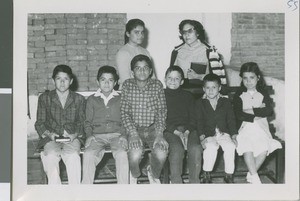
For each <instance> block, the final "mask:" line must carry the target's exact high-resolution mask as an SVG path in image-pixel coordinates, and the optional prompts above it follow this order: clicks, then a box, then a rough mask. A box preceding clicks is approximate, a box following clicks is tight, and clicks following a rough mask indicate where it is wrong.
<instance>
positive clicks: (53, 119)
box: [35, 90, 85, 136]
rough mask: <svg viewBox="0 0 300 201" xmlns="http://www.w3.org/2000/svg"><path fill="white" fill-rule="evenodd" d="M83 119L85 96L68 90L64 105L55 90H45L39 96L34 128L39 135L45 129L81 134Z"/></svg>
mask: <svg viewBox="0 0 300 201" xmlns="http://www.w3.org/2000/svg"><path fill="white" fill-rule="evenodd" d="M84 119H85V98H84V97H83V96H82V95H80V94H77V93H75V92H73V91H69V94H68V97H67V100H66V103H65V105H64V107H63V106H62V104H61V102H60V101H59V97H58V95H57V93H56V90H53V91H50V92H45V93H43V94H41V95H40V96H39V100H38V109H37V120H36V122H35V129H36V131H37V132H38V134H39V135H40V136H42V135H43V133H44V132H45V131H49V132H54V133H56V134H58V135H63V134H64V131H66V132H67V133H69V134H75V133H77V134H78V135H79V136H80V135H83V134H84V132H83V122H84Z"/></svg>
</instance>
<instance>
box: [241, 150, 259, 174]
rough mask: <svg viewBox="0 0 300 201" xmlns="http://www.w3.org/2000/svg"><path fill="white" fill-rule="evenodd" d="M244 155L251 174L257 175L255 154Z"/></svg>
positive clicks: (246, 153) (247, 153)
mask: <svg viewBox="0 0 300 201" xmlns="http://www.w3.org/2000/svg"><path fill="white" fill-rule="evenodd" d="M243 155H244V160H245V163H246V165H247V167H248V170H249V172H250V174H251V175H254V174H257V169H256V162H255V158H254V156H253V152H245V153H244V154H243Z"/></svg>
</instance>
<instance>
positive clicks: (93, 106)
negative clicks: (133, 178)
mask: <svg viewBox="0 0 300 201" xmlns="http://www.w3.org/2000/svg"><path fill="white" fill-rule="evenodd" d="M117 82H118V75H117V71H116V69H115V68H114V67H111V66H102V67H101V68H99V70H98V74H97V84H98V86H99V89H98V90H97V92H96V93H95V94H93V95H91V96H89V97H88V99H87V103H86V120H85V122H84V130H85V132H86V135H87V140H86V142H85V151H84V154H83V179H82V183H83V184H93V181H94V177H95V170H96V166H97V164H98V163H99V162H100V161H101V159H102V158H103V155H104V152H105V147H107V146H110V148H111V151H112V154H113V157H114V158H115V160H116V177H117V182H118V184H128V183H129V174H128V173H129V167H128V157H127V148H128V147H127V139H126V137H125V135H124V134H125V132H124V131H125V130H124V128H123V126H122V123H121V113H120V102H121V95H120V94H119V93H118V92H117V91H115V90H114V86H115V85H116V83H117Z"/></svg>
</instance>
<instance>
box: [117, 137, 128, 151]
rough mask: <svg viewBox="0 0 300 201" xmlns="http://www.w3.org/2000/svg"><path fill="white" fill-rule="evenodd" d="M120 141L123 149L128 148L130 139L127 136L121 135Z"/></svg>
mask: <svg viewBox="0 0 300 201" xmlns="http://www.w3.org/2000/svg"><path fill="white" fill-rule="evenodd" d="M119 143H120V144H121V146H122V148H123V149H125V150H127V149H128V141H127V139H126V138H125V137H119Z"/></svg>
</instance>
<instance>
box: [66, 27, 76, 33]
mask: <svg viewBox="0 0 300 201" xmlns="http://www.w3.org/2000/svg"><path fill="white" fill-rule="evenodd" d="M77 30H78V29H76V28H67V33H68V34H70V33H72V34H76V33H77Z"/></svg>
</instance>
